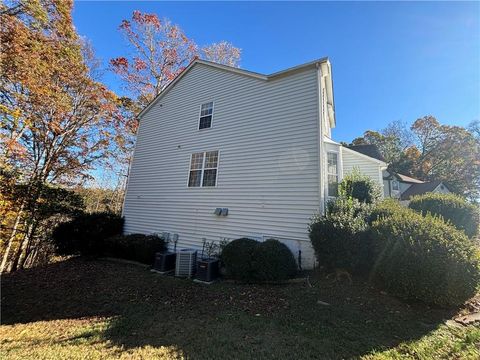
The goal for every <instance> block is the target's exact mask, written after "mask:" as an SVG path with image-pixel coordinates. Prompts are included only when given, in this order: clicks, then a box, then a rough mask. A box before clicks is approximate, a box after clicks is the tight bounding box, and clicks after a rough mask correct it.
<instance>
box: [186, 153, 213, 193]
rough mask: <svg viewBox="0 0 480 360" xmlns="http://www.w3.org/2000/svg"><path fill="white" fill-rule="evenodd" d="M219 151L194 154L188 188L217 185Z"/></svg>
mask: <svg viewBox="0 0 480 360" xmlns="http://www.w3.org/2000/svg"><path fill="white" fill-rule="evenodd" d="M217 170H218V150H216V151H206V152H198V153H194V154H192V158H191V160H190V172H189V176H188V187H212V186H216V185H217Z"/></svg>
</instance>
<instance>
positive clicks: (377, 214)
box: [368, 198, 411, 225]
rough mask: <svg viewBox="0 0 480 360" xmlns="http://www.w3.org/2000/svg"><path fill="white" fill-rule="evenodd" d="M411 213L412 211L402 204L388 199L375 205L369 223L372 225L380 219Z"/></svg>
mask: <svg viewBox="0 0 480 360" xmlns="http://www.w3.org/2000/svg"><path fill="white" fill-rule="evenodd" d="M410 211H411V210H409V209H408V208H406V207H405V206H403V205H402V204H400V202H399V201H398V200H396V199H392V198H387V199H384V200H382V201H380V202H378V203H377V204H375V206H374V207H373V209H372V211H371V213H370V215H369V217H368V223H369V225H371V224H372V223H373V222H374V221H375V220H377V219H379V218H382V217H388V216H392V215H395V214H399V213H405V212H407V213H408V212H410Z"/></svg>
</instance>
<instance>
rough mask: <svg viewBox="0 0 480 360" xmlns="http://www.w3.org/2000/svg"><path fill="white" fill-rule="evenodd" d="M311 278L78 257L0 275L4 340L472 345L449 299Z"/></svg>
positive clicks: (188, 350)
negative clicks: (175, 270)
mask: <svg viewBox="0 0 480 360" xmlns="http://www.w3.org/2000/svg"><path fill="white" fill-rule="evenodd" d="M311 283H312V285H313V287H309V286H307V285H306V284H303V283H298V284H297V283H295V284H288V285H268V286H260V285H238V284H232V283H227V282H219V283H216V284H214V285H211V286H206V285H202V284H196V283H193V282H191V281H189V280H182V279H176V278H172V277H165V276H161V275H158V274H153V273H150V272H148V271H146V270H145V269H141V268H138V267H135V266H132V265H128V264H116V263H112V262H108V261H86V260H83V259H78V258H74V259H70V260H67V261H64V262H59V263H55V264H52V265H49V266H46V267H43V268H37V269H31V270H26V271H22V272H17V273H15V274H11V275H6V276H4V277H3V279H2V326H1V327H0V337H1V338H2V339H3V340H1V343H0V349H1V351H2V352H3V353H4V355H6V356H7V357H11V358H15V357H17V358H27V357H39V358H69V356H67V355H68V354H69V352H71V354H75V356H77V355H78V358H85V357H89V358H109V357H127V358H141V357H143V358H165V359H167V358H168V359H169V358H175V357H180V358H181V357H188V358H194V359H197V358H198V359H206V358H209V359H217V358H236V359H243V358H245V359H247V358H252V357H255V358H257V359H258V358H300V359H302V358H358V357H361V356H371V357H378V356H383V355H384V354H387V355H385V356H392V357H394V356H395V355H398V354H402V356H403V355H405V354H407V353H408V351H407V352H404V353H400V352H398V353H393V352H392V351H401V347H402V346H403V347H404V348H406V349H412V348H413V347H414V346H418V347H419V349H423V351H425V349H427V348H432V347H431V346H429V345H428V343H429V341H433V340H428V339H429V338H428V337H429V336H432V335H431V334H435V332H439V333H438V336H437V335H435V336H437V337H448V336H450V337H448V338H449V339H456V340H455V341H457V342H458V343H462V341H463V344H464V343H466V342H467V341H466V340H465V339H466V338H467V337H469V339H470V345H467V347H466V350H465V349H464V350H461V351H464V353H465V354H467V355H468V354H469V352H471V353H472V354H473V353H475V346H477V345H478V341H479V339H478V338H480V336H479V337H478V338H477V335H476V333H475V332H474V331H473V330H470V328H465V329H460V330H454V331H457V333H456V335H452V334H451V333H450V332H449V330H448V329H447V330H445V329H444V327H442V325H441V324H443V323H444V321H445V320H446V319H450V318H451V317H452V316H454V313H455V312H453V311H447V310H442V309H432V308H428V307H426V306H423V305H420V304H410V305H409V304H405V303H402V302H400V301H399V300H397V299H395V298H392V297H389V296H388V295H382V294H381V293H380V292H379V291H377V290H376V289H374V288H372V287H370V286H369V285H368V284H367V283H366V282H365V281H364V280H363V279H360V278H355V279H354V281H353V284H352V285H349V284H332V283H331V282H329V281H327V280H325V279H324V278H323V277H321V276H319V275H318V276H313V277H312V278H311ZM325 302H326V303H329V304H330V305H324V304H323V303H325ZM472 329H474V328H472ZM459 331H460V333H458V332H459ZM461 331H465V333H464V332H461ZM446 333H448V336H447V335H445V334H446ZM472 334H473V335H472ZM462 339H463V340H462ZM421 341H424V342H425V345H424V346H423V347H422V346H421V345H419V344H420V343H419V342H421ZM455 341H453V340H452V341H451V345H452V348H453V347H454V345H453V343H455ZM449 344H450V343H449ZM398 346H400V348H397V347H398ZM472 348H473V350H472ZM399 349H400V350H399ZM384 351H390V352H392V353H391V354H390V355H388V353H385V352H384ZM419 351H420V350H419ZM451 351H454V350H451ZM455 351H456V350H455ZM450 353H451V352H450ZM450 353H449V352H448V351H446V354H450ZM82 354H83V356H81V355H82ZM71 357H74V356H73V355H72V356H71ZM445 358H448V357H445Z"/></svg>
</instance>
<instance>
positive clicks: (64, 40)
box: [0, 0, 123, 271]
mask: <svg viewBox="0 0 480 360" xmlns="http://www.w3.org/2000/svg"><path fill="white" fill-rule="evenodd" d="M71 9H72V2H71V1H61V0H44V1H35V2H26V1H25V2H24V1H13V2H10V6H9V7H7V6H6V5H2V8H1V11H0V16H1V19H0V20H1V21H0V40H1V43H2V51H1V53H0V65H1V69H2V73H1V77H0V145H1V148H0V150H1V153H0V165H1V166H2V169H3V171H5V172H10V173H14V174H15V186H20V185H21V186H23V188H24V191H22V193H21V195H19V197H18V199H17V200H18V201H17V202H16V203H15V207H16V208H15V218H14V220H13V221H12V229H11V231H10V234H9V236H8V238H7V239H2V241H3V242H5V243H6V244H7V245H5V246H4V248H5V249H9V251H5V252H4V254H3V260H2V269H0V270H2V271H3V270H4V269H5V266H6V265H7V263H9V262H10V264H11V265H10V268H11V270H15V268H16V266H18V267H22V266H23V264H22V262H21V261H20V262H17V263H15V261H13V262H12V259H17V258H18V259H20V260H21V259H25V251H26V250H25V249H28V248H29V247H30V246H31V245H32V244H33V239H35V237H36V234H35V232H36V231H37V230H38V229H39V228H40V227H41V222H42V221H43V219H44V217H42V210H41V202H42V200H41V199H44V198H45V196H46V195H47V192H48V189H49V184H64V185H71V184H75V183H78V182H80V181H81V180H82V179H85V178H87V177H88V176H89V174H88V171H89V170H90V169H91V168H92V166H93V165H94V164H95V163H96V162H98V161H99V160H101V159H103V158H104V156H105V155H106V154H108V152H109V150H110V146H111V140H112V139H113V138H114V136H115V134H116V129H119V128H121V127H122V125H121V124H122V121H123V117H122V114H121V113H120V112H119V111H118V106H117V105H118V99H117V98H116V96H115V95H114V94H113V93H112V92H110V91H109V90H108V89H106V88H105V86H103V85H102V84H101V83H99V82H98V81H96V80H95V79H94V78H92V73H91V72H90V69H89V68H88V66H87V62H88V61H89V60H91V59H88V58H86V56H87V55H86V54H88V49H86V47H85V46H84V45H85V44H84V43H82V41H80V39H79V38H78V36H77V34H76V33H75V30H74V27H73V24H72V19H71ZM14 243H15V244H14ZM12 249H13V251H16V253H13V254H12V253H11V251H12ZM19 252H20V253H19Z"/></svg>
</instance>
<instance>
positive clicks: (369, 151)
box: [348, 144, 385, 162]
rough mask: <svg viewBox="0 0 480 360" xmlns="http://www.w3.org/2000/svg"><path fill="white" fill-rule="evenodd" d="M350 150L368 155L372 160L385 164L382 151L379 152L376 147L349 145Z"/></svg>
mask: <svg viewBox="0 0 480 360" xmlns="http://www.w3.org/2000/svg"><path fill="white" fill-rule="evenodd" d="M348 148H349V149H352V150H353V151H356V152H359V153H361V154H363V155H367V156H369V157H371V158H374V159H377V160H380V161H383V162H385V159H384V158H383V156H382V154H380V150H378V147H377V146H376V145H370V144H365V145H349V146H348Z"/></svg>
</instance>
